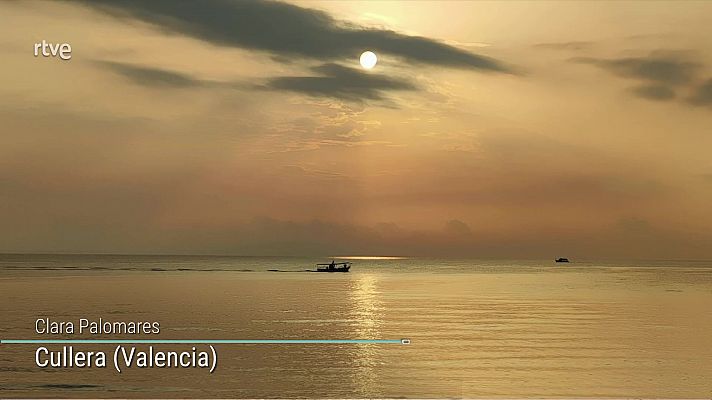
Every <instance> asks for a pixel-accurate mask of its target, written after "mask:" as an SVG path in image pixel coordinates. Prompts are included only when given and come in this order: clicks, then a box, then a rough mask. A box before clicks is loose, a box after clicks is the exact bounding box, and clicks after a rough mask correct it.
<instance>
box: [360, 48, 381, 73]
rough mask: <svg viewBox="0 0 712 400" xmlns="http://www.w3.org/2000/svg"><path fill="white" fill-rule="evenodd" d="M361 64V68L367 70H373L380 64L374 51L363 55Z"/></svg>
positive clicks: (365, 52)
mask: <svg viewBox="0 0 712 400" xmlns="http://www.w3.org/2000/svg"><path fill="white" fill-rule="evenodd" d="M359 62H360V63H361V66H362V67H363V68H365V69H371V68H373V67H375V66H376V63H377V62H378V57H376V53H374V52H372V51H364V52H363V53H361V58H360V59H359Z"/></svg>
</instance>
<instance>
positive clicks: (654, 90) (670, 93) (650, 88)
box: [633, 85, 675, 101]
mask: <svg viewBox="0 0 712 400" xmlns="http://www.w3.org/2000/svg"><path fill="white" fill-rule="evenodd" d="M633 93H635V95H636V96H638V97H643V98H646V99H649V100H659V101H665V100H672V99H674V98H675V91H674V90H672V89H671V88H669V87H667V86H665V85H645V86H638V87H636V88H633Z"/></svg>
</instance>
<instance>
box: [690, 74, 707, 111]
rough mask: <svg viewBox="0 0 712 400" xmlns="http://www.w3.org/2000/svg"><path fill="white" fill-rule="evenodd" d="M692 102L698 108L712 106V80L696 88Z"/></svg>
mask: <svg viewBox="0 0 712 400" xmlns="http://www.w3.org/2000/svg"><path fill="white" fill-rule="evenodd" d="M690 102H691V103H692V104H695V105H698V106H712V79H708V80H707V81H705V82H704V83H703V84H702V85H700V86H699V87H697V88H695V91H694V93H693V95H692V97H691V98H690Z"/></svg>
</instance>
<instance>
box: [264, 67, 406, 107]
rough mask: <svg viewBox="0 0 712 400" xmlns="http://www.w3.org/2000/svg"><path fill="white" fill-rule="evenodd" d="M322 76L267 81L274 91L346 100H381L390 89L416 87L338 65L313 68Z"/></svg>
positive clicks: (286, 77) (383, 76) (399, 80)
mask: <svg viewBox="0 0 712 400" xmlns="http://www.w3.org/2000/svg"><path fill="white" fill-rule="evenodd" d="M312 71H313V72H315V73H316V74H318V76H285V77H278V78H273V79H271V80H270V81H269V82H267V84H266V86H265V87H266V88H268V89H271V90H287V91H293V92H298V93H303V94H307V95H310V96H328V97H336V98H340V99H344V100H356V101H361V100H381V99H383V92H384V91H386V90H415V89H416V87H415V85H413V84H412V83H409V82H406V81H404V80H401V79H397V78H391V77H388V76H385V75H377V74H372V73H366V72H361V71H359V70H357V69H354V68H348V67H344V66H342V65H338V64H333V63H330V64H324V65H320V66H318V67H314V68H312Z"/></svg>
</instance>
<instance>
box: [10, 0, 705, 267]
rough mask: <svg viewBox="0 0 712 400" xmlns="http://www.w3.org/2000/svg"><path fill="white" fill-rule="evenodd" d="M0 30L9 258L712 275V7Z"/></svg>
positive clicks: (338, 14)
mask: <svg viewBox="0 0 712 400" xmlns="http://www.w3.org/2000/svg"><path fill="white" fill-rule="evenodd" d="M0 21H2V23H1V24H0V49H1V50H2V53H3V55H2V63H1V64H0V71H2V74H0V221H1V222H2V228H1V229H0V252H50V253H52V252H61V253H74V252H79V253H129V254H135V253H140V254H144V253H147V254H235V255H346V254H348V255H397V256H428V257H478V258H510V259H515V258H547V259H548V258H552V257H555V256H568V257H575V258H580V259H603V258H647V259H653V258H656V259H657V258H662V259H710V258H712V206H711V205H712V157H710V154H711V153H712V68H711V66H712V50H711V49H710V47H709V38H710V37H712V2H684V1H683V2H675V3H674V4H673V3H668V2H664V1H656V2H604V1H596V2H584V1H577V2H544V1H542V2H516V1H507V2H484V1H482V2H465V1H456V2H427V1H419V2H407V3H406V2H388V1H379V2H376V1H364V2H357V1H348V2H342V1H321V2H320V1H299V2H294V3H286V2H266V1H255V2H231V1H227V0H225V1H218V0H207V1H201V2H182V1H164V0H159V1H151V2H143V1H122V2H108V1H92V2H89V1H65V2H26V1H20V2H2V3H0ZM42 40H46V41H48V42H51V43H69V44H71V46H72V59H71V60H69V61H62V60H59V59H56V58H42V57H34V56H33V44H34V43H36V42H39V41H42ZM367 50H370V51H373V52H375V53H376V54H377V55H378V60H379V61H378V64H377V65H376V67H375V68H373V69H371V70H366V69H363V68H361V66H360V65H359V61H358V60H359V56H360V54H361V53H362V52H363V51H367Z"/></svg>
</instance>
